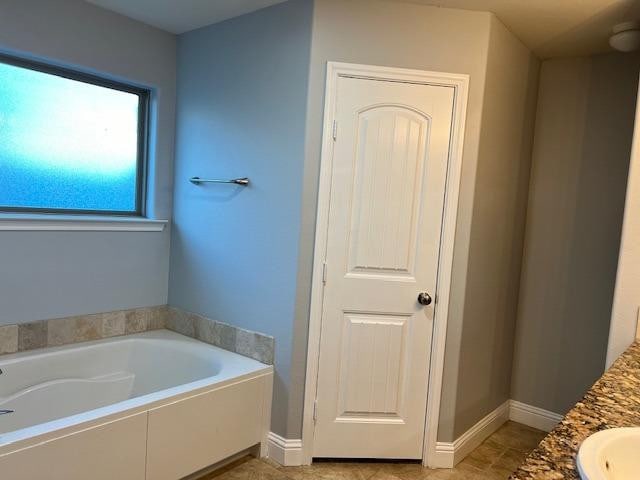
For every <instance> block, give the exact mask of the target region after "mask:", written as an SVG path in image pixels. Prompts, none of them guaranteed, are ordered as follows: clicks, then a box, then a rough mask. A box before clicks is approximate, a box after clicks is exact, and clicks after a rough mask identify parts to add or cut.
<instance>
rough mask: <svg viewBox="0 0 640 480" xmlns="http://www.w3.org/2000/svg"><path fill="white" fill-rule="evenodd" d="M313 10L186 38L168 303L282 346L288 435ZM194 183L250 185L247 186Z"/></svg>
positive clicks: (282, 429)
mask: <svg viewBox="0 0 640 480" xmlns="http://www.w3.org/2000/svg"><path fill="white" fill-rule="evenodd" d="M312 12H313V3H312V1H310V0H292V1H290V2H286V3H282V4H278V5H276V6H273V7H270V8H267V9H263V10H259V11H257V12H254V13H252V14H248V15H244V16H242V17H238V18H235V19H231V20H228V21H226V22H222V23H219V24H216V25H212V26H209V27H205V28H202V29H199V30H196V31H193V32H189V33H187V34H184V35H181V36H180V37H179V40H178V72H179V73H178V105H177V138H176V171H175V189H174V195H175V196H174V225H173V232H172V244H171V273H170V287H169V292H170V294H169V303H170V304H171V305H173V306H176V307H180V308H182V309H185V310H188V311H192V312H196V313H199V314H202V315H205V316H207V317H210V318H213V319H216V320H220V321H224V322H228V323H231V324H233V325H237V326H239V327H243V328H248V329H252V330H256V331H260V332H264V333H267V334H269V335H273V336H274V337H276V356H275V363H276V381H275V385H274V411H273V418H272V429H273V430H274V431H275V432H276V433H279V434H281V435H286V434H287V429H288V428H287V422H288V420H287V405H288V403H289V394H290V391H289V390H290V371H291V353H292V352H291V350H292V343H293V342H292V336H293V324H294V308H295V296H296V274H297V268H298V265H297V258H298V239H299V234H300V221H301V210H300V209H301V194H302V190H301V185H302V177H303V167H304V146H305V144H304V140H305V115H306V102H307V80H308V69H309V55H310V42H311V20H312ZM191 176H200V177H219V178H226V177H239V176H248V177H250V178H251V186H250V187H248V188H242V187H236V186H230V185H209V186H194V185H192V184H190V183H189V182H188V178H189V177H191Z"/></svg>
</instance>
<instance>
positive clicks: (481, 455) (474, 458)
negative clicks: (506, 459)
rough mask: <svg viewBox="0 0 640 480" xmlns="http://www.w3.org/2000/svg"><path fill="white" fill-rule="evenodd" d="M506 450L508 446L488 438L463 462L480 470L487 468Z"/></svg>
mask: <svg viewBox="0 0 640 480" xmlns="http://www.w3.org/2000/svg"><path fill="white" fill-rule="evenodd" d="M505 450H506V447H504V446H503V445H500V444H498V443H496V442H494V441H492V440H491V439H488V440H486V441H485V442H484V443H482V444H481V445H480V446H479V447H478V448H476V449H475V450H474V451H473V452H471V453H470V454H469V455H468V456H467V458H465V459H464V460H463V461H462V462H461V463H462V464H463V465H470V466H472V467H475V468H478V469H480V470H486V469H488V468H489V467H491V465H493V464H494V463H495V462H496V461H497V460H498V459H499V458H500V456H501V455H502V454H503V453H504V452H505Z"/></svg>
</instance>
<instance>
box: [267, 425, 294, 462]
mask: <svg viewBox="0 0 640 480" xmlns="http://www.w3.org/2000/svg"><path fill="white" fill-rule="evenodd" d="M267 445H268V449H267V452H268V453H267V456H268V457H269V458H270V459H271V460H273V461H275V462H277V463H279V464H280V465H283V466H285V467H296V466H298V465H302V440H301V439H293V440H290V439H287V438H284V437H281V436H280V435H278V434H277V433H273V432H269V435H268V436H267Z"/></svg>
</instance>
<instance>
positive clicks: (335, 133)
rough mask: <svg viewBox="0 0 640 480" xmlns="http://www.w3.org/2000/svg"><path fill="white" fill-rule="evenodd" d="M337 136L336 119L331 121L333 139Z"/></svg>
mask: <svg viewBox="0 0 640 480" xmlns="http://www.w3.org/2000/svg"><path fill="white" fill-rule="evenodd" d="M337 138H338V121H337V120H334V121H333V139H334V140H336V139H337Z"/></svg>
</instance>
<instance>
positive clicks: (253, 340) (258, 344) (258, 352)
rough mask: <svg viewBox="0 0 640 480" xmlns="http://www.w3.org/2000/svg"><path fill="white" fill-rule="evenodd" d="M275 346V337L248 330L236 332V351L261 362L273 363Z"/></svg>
mask: <svg viewBox="0 0 640 480" xmlns="http://www.w3.org/2000/svg"><path fill="white" fill-rule="evenodd" d="M273 347H274V341H273V337H267V336H265V335H261V334H259V333H256V332H250V331H247V330H238V332H237V334H236V352H237V353H239V354H241V355H245V356H247V357H251V358H253V359H254V360H258V361H259V362H262V363H266V364H268V365H272V364H273Z"/></svg>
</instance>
